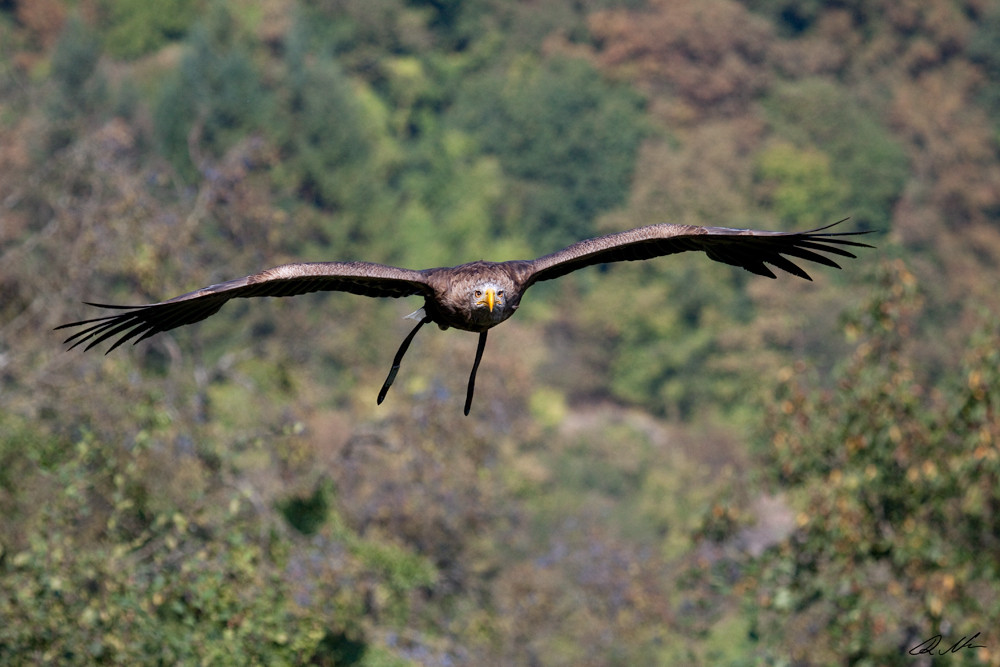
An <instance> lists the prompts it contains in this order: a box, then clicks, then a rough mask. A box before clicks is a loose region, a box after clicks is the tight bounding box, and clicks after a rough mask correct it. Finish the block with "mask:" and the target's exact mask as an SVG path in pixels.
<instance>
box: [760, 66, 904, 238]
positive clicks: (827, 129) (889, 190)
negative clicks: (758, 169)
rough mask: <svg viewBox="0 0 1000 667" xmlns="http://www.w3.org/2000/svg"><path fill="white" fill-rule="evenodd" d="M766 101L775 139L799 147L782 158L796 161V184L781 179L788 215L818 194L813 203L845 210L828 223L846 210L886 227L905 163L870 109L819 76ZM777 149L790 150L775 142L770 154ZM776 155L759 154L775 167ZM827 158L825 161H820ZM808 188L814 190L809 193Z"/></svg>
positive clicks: (861, 219) (781, 90) (868, 223)
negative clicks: (776, 135) (776, 144)
mask: <svg viewBox="0 0 1000 667" xmlns="http://www.w3.org/2000/svg"><path fill="white" fill-rule="evenodd" d="M765 106H766V108H767V109H768V112H769V115H770V117H771V120H772V122H773V123H774V127H775V129H776V131H777V132H778V134H779V136H781V137H784V138H786V139H787V140H789V141H791V142H792V143H793V144H795V145H796V147H798V148H799V149H800V151H801V152H799V153H798V154H797V155H796V154H795V153H794V152H792V154H790V155H788V156H787V157H788V159H789V160H790V164H791V163H795V162H798V163H799V167H798V168H799V169H801V172H800V176H798V177H796V178H799V179H803V180H802V181H800V183H799V184H798V187H796V185H794V184H787V187H788V188H789V189H790V190H791V192H787V193H785V194H786V196H787V197H790V198H791V201H789V202H784V203H785V204H786V205H789V206H791V210H789V213H791V212H792V211H794V210H799V209H800V208H802V207H803V205H804V203H805V201H804V197H806V196H808V195H810V194H812V195H815V196H817V197H819V199H818V201H817V202H816V203H817V208H822V207H824V206H833V205H836V204H839V205H840V206H841V207H842V211H844V213H843V214H834V215H832V216H830V215H829V214H828V217H827V218H826V219H827V220H830V218H833V219H839V218H841V217H844V215H850V216H851V219H852V220H853V221H854V222H856V223H857V224H860V225H861V226H863V227H870V228H873V229H886V228H888V226H889V220H890V219H891V214H892V206H893V204H894V203H895V202H896V200H897V199H898V198H899V197H900V195H901V193H902V189H903V184H904V183H905V181H906V177H907V174H908V163H907V159H906V154H905V153H904V152H903V149H902V147H901V146H900V145H899V143H898V142H897V141H896V140H895V139H893V138H892V136H891V135H890V134H889V132H888V130H887V129H886V127H885V126H884V125H883V124H882V123H881V122H880V121H879V119H878V118H877V117H876V116H875V115H874V113H873V112H872V111H871V110H869V109H867V108H865V107H863V106H861V105H860V104H858V103H857V102H855V101H854V100H853V99H852V98H851V95H850V94H849V93H848V91H846V90H844V89H842V88H839V87H838V86H836V85H835V84H832V83H830V82H828V81H822V80H817V79H808V80H805V81H802V82H797V83H794V84H787V85H785V86H782V87H779V88H778V89H777V90H776V91H775V93H774V94H773V95H772V96H770V97H769V98H768V99H767V100H766V101H765ZM816 149H818V150H819V151H822V153H818V152H817V151H816ZM775 150H777V151H788V152H791V149H790V148H774V147H772V148H770V149H768V152H771V151H775ZM822 154H825V155H827V156H828V158H823V157H821V155H822ZM779 158H780V155H773V154H772V155H767V154H765V155H764V156H761V158H760V161H761V165H762V167H763V166H764V163H769V164H771V168H772V169H775V168H776V165H774V164H773V163H775V162H776V161H778V159H779ZM827 159H828V161H829V162H828V164H827V165H824V164H822V163H823V162H824V161H826V160H827ZM803 161H804V162H803ZM792 169H793V167H792V166H789V167H788V170H789V171H791V170H792ZM785 178H786V179H787V175H786V177H785ZM779 180H780V179H779ZM810 188H811V189H813V190H815V192H811V193H810V192H808V190H809V189H810ZM794 202H798V203H794ZM776 203H777V202H776Z"/></svg>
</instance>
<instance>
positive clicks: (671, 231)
mask: <svg viewBox="0 0 1000 667" xmlns="http://www.w3.org/2000/svg"><path fill="white" fill-rule="evenodd" d="M845 220H846V218H845ZM840 222H843V220H840V221H838V222H835V223H833V224H831V225H827V226H825V227H820V228H818V229H813V230H810V231H805V232H767V231H757V230H753V229H729V228H727V227H696V226H691V225H674V224H659V225H650V226H648V227H639V228H637V229H630V230H628V231H625V232H619V233H617V234H608V235H606V236H599V237H597V238H592V239H587V240H585V241H580V242H579V243H574V244H573V245H571V246H569V247H567V248H563V249H562V250H559V251H558V252H554V253H552V254H550V255H545V256H544V257H539V258H538V259H535V260H513V261H508V262H485V261H479V262H471V263H469V264H462V265H461V266H454V267H448V268H437V269H423V270H421V271H414V270H411V269H401V268H397V267H395V266H385V265H382V264H374V263H371V262H309V263H300V264H285V265H283V266H277V267H275V268H273V269H267V270H265V271H261V272H260V273H255V274H253V275H251V276H246V277H245V278H239V279H237V280H230V281H228V282H224V283H219V284H218V285H210V286H209V287H203V288H202V289H199V290H195V291H194V292H189V293H188V294H183V295H181V296H178V297H174V298H173V299H170V300H168V301H161V302H160V303H152V304H148V305H144V306H114V305H108V304H99V303H91V302H85V303H87V304H88V305H91V306H98V307H101V308H115V309H119V310H122V311H124V312H122V313H119V314H116V315H108V316H106V317H98V318H94V319H89V320H81V321H79V322H71V323H69V324H63V325H61V326H59V327H56V328H57V329H64V328H67V327H83V328H82V329H81V330H80V331H77V332H76V333H74V334H73V335H72V336H70V337H69V338H67V339H66V340H65V341H64V342H65V343H66V344H69V343H73V344H72V345H71V346H70V349H72V348H74V347H76V346H77V345H80V344H82V343H84V342H86V341H90V343H89V344H88V345H87V347H86V348H84V349H87V350H89V349H90V348H92V347H94V346H95V345H97V344H98V343H101V342H102V341H104V340H107V339H109V338H113V337H115V336H117V337H118V338H117V340H115V341H114V343H113V344H112V345H111V347H110V348H109V349H108V352H110V351H111V350H113V349H115V348H116V347H118V346H119V345H121V344H122V343H124V342H125V341H128V340H131V339H133V338H134V339H135V342H136V343H138V342H139V341H140V340H143V339H145V338H149V337H150V336H153V335H155V334H158V333H160V332H161V331H168V330H170V329H173V328H175V327H179V326H182V325H184V324H191V323H193V322H198V321H200V320H203V319H205V318H206V317H208V316H210V315H214V314H215V313H216V312H218V311H219V309H220V308H221V307H222V305H223V304H224V303H226V302H227V301H229V300H230V299H234V298H237V297H242V298H249V297H258V296H295V295H297V294H305V293H307V292H317V291H326V292H350V293H352V294H361V295H363V296H373V297H401V296H412V295H419V296H422V297H424V306H423V308H420V309H419V310H417V311H416V312H415V313H413V314H412V315H410V316H409V317H411V318H412V319H415V320H417V326H415V327H414V328H413V330H412V331H410V333H409V335H407V336H406V338H405V339H403V342H402V344H401V345H400V346H399V350H397V352H396V356H395V357H394V358H393V360H392V368H391V369H390V370H389V375H388V377H387V378H386V379H385V383H383V385H382V389H381V391H379V394H378V403H379V404H381V403H382V401H383V399H385V395H386V392H388V391H389V387H390V386H392V382H393V380H395V379H396V373H397V372H398V371H399V364H400V362H401V361H402V359H403V355H404V354H405V353H406V350H407V348H408V347H409V346H410V341H412V340H413V337H414V336H415V335H416V334H417V331H419V330H420V327H422V326H423V325H425V324H427V323H428V322H434V323H435V324H437V325H438V326H439V327H440V328H441V329H447V328H448V327H455V328H456V329H462V330H463V331H474V332H477V333H478V334H479V345H478V347H477V348H476V359H475V361H474V362H473V364H472V373H471V374H470V375H469V387H468V390H467V392H466V398H465V414H466V415H468V414H469V409H470V407H471V406H472V394H473V391H474V389H475V384H476V371H477V370H478V369H479V362H480V361H481V360H482V357H483V349H484V348H485V347H486V334H487V332H489V330H490V329H492V328H493V327H495V326H496V325H498V324H500V323H501V322H503V321H504V320H506V319H507V318H508V317H510V316H511V315H513V314H514V311H515V310H517V307H518V306H519V305H520V303H521V297H522V296H524V292H525V291H526V290H527V289H528V288H529V287H531V286H532V285H534V284H535V283H537V282H539V281H542V280H552V279H553V278H559V277H560V276H564V275H566V274H567V273H570V272H572V271H576V270H577V269H582V268H584V267H585V266H592V265H595V264H606V263H608V262H623V261H625V262H629V261H634V260H640V259H650V258H653V257H660V256H663V255H672V254H674V253H678V252H686V251H688V250H700V251H702V252H704V253H705V254H707V255H708V256H709V258H711V259H714V260H715V261H717V262H723V263H725V264H731V265H733V266H739V267H742V268H744V269H746V270H747V271H750V272H752V273H756V274H758V275H761V276H767V277H768V278H775V277H776V276H775V275H774V273H773V272H772V271H771V270H770V268H768V266H767V265H768V264H770V265H771V266H773V267H777V268H779V269H782V270H784V271H786V272H788V273H791V274H792V275H795V276H798V277H800V278H805V279H806V280H812V278H810V277H809V274H808V273H806V272H805V271H803V270H802V269H801V268H799V266H798V265H796V264H795V263H794V262H793V261H792V260H791V259H789V257H792V258H798V259H799V260H806V261H811V262H816V263H817V264H823V265H825V266H831V267H833V268H837V269H839V268H840V266H839V265H838V264H837V263H836V262H835V261H833V260H832V259H830V258H829V257H827V256H826V255H823V254H821V253H828V254H831V255H839V256H840V257H849V258H854V257H855V255H854V254H852V253H851V252H850V251H848V250H846V249H845V248H844V247H843V246H848V247H859V248H871V247H873V246H870V245H868V244H867V243H860V242H858V241H852V240H848V239H846V238H843V237H847V236H857V235H860V234H866V233H868V232H867V231H859V232H830V231H827V230H828V229H830V228H831V227H833V226H834V225H837V224H840ZM786 255H787V257H786ZM91 339H93V340H91ZM105 354H106V353H105Z"/></svg>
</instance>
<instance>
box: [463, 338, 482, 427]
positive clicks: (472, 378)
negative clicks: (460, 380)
mask: <svg viewBox="0 0 1000 667" xmlns="http://www.w3.org/2000/svg"><path fill="white" fill-rule="evenodd" d="M486 333H487V332H485V331H481V332H480V333H479V346H478V347H477V348H476V360H475V361H474V362H473V364H472V373H471V374H470V375H469V391H468V393H466V395H465V415H466V416H468V415H469V410H470V409H471V408H472V392H474V391H475V390H476V371H478V370H479V362H480V361H482V360H483V350H485V349H486Z"/></svg>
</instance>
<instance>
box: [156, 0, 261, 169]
mask: <svg viewBox="0 0 1000 667" xmlns="http://www.w3.org/2000/svg"><path fill="white" fill-rule="evenodd" d="M269 104H270V100H269V98H268V96H267V94H266V91H265V89H264V88H263V85H262V83H261V80H260V76H259V74H258V72H257V69H256V67H255V66H254V63H253V60H252V58H251V57H250V54H249V52H248V50H247V47H246V45H245V44H244V42H243V37H242V35H240V33H239V29H238V27H237V25H236V23H235V22H234V20H233V18H232V17H231V16H230V15H229V14H228V13H227V12H226V10H225V9H224V8H223V7H222V6H220V5H213V9H212V11H211V12H210V13H209V14H208V16H207V17H206V18H205V19H204V20H203V21H202V22H199V23H198V24H197V25H196V26H195V28H194V29H192V31H191V35H190V38H189V42H188V47H187V50H186V51H185V54H184V56H183V58H182V59H181V63H180V66H179V67H178V68H177V69H176V70H174V71H172V72H171V73H170V74H169V75H168V77H167V79H166V80H165V81H164V82H163V84H162V87H161V88H160V89H159V94H158V96H157V100H156V103H155V106H154V109H153V118H154V121H155V125H156V133H157V137H158V140H159V144H160V149H161V150H162V151H163V153H164V154H165V155H166V156H167V157H168V158H169V159H170V161H171V162H172V163H173V165H174V167H175V168H176V169H177V170H178V171H179V172H180V173H181V174H182V175H183V176H184V177H185V178H188V179H193V178H194V177H195V175H196V174H197V173H198V170H199V169H200V168H201V167H202V165H199V164H195V163H194V162H192V160H193V159H194V158H195V157H197V155H201V154H204V156H205V157H212V158H218V157H219V156H221V155H222V153H223V152H224V151H225V150H226V149H227V148H229V147H231V146H232V145H233V144H234V143H235V142H236V141H237V140H238V139H240V138H243V137H245V136H246V135H247V134H248V133H250V132H253V131H255V130H258V129H259V127H260V123H261V122H262V121H263V120H264V118H265V117H266V111H267V107H268V105H269ZM192 149H193V150H195V151H196V155H195V156H192V154H191V151H192Z"/></svg>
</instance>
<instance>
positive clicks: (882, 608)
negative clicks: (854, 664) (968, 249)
mask: <svg viewBox="0 0 1000 667" xmlns="http://www.w3.org/2000/svg"><path fill="white" fill-rule="evenodd" d="M919 309H920V295H919V292H918V290H917V285H916V280H915V277H914V275H913V274H912V273H910V271H909V270H908V269H906V268H905V266H904V265H903V264H902V263H901V262H896V263H893V264H891V265H889V266H886V267H885V269H884V270H883V272H882V275H881V276H880V278H879V282H878V285H877V288H876V290H875V291H874V292H873V294H872V295H871V298H870V300H869V302H868V303H867V304H866V305H865V306H864V307H863V308H862V309H861V310H860V311H858V312H857V313H856V314H855V315H853V316H852V317H851V318H850V319H849V320H848V332H849V334H850V335H851V336H852V337H854V338H855V339H856V340H857V341H858V346H857V349H856V351H855V354H854V356H853V358H852V359H851V361H850V363H849V364H847V365H846V366H845V367H844V368H843V369H842V370H841V371H840V372H839V374H838V377H837V389H836V390H833V391H817V390H815V389H811V388H809V387H808V386H807V385H806V382H805V379H804V378H792V377H789V381H788V382H787V383H786V384H785V385H784V386H783V387H782V388H781V389H780V390H779V393H778V394H777V396H776V397H775V399H774V401H773V403H774V406H775V407H774V408H773V409H772V410H771V411H770V414H769V419H768V424H767V428H766V430H765V432H766V433H767V434H768V436H767V444H766V445H765V446H763V448H762V453H763V454H764V456H765V457H766V469H765V470H766V474H767V475H768V477H769V478H770V479H771V480H773V481H774V482H780V483H781V485H782V486H783V487H785V488H786V489H788V492H789V495H790V498H792V499H793V501H792V502H793V505H794V507H795V511H796V512H797V513H798V518H797V524H798V530H796V532H795V533H794V535H793V536H792V537H791V538H790V539H789V540H788V541H787V542H785V543H784V544H782V545H781V547H780V548H778V549H776V550H774V551H772V552H771V553H770V554H768V555H767V556H765V558H764V559H763V560H762V561H761V562H760V563H759V564H758V566H757V567H758V568H759V569H758V570H757V571H758V573H759V577H760V579H759V582H758V585H757V587H756V590H755V591H754V598H753V601H752V606H753V609H754V610H755V614H756V615H757V621H756V623H755V633H757V634H758V635H759V636H760V637H761V639H762V642H763V646H764V647H766V650H767V651H768V653H769V654H770V655H774V656H783V657H785V658H787V659H791V660H792V661H798V660H803V659H808V660H814V661H817V662H828V661H830V660H835V659H842V658H844V657H845V656H849V657H850V658H851V660H853V661H862V662H868V663H870V664H900V665H902V664H909V661H910V656H908V655H906V654H905V651H904V650H901V648H900V647H911V646H914V645H916V644H918V643H919V642H920V641H922V640H924V639H927V638H928V637H931V636H933V635H935V634H943V635H944V636H945V638H946V641H945V643H946V644H948V645H950V644H951V642H952V641H957V640H958V638H959V637H961V636H962V635H972V634H973V633H975V632H977V631H986V630H987V629H988V628H990V627H992V626H991V623H992V619H995V618H997V616H998V614H1000V598H998V597H997V596H996V595H995V591H996V590H998V587H1000V568H998V567H997V562H996V560H995V559H989V558H987V559H983V558H982V554H984V553H992V552H993V551H994V550H995V549H996V548H997V544H998V541H1000V523H998V517H997V514H996V512H995V508H996V506H997V503H998V502H1000V496H998V489H1000V486H998V480H1000V455H998V453H997V449H996V442H997V434H998V433H1000V422H998V421H997V415H998V414H1000V413H998V411H997V408H998V407H1000V404H998V399H997V395H996V391H995V388H996V387H997V386H1000V371H998V369H1000V355H998V352H997V350H998V349H1000V339H998V338H997V335H996V325H995V322H991V323H990V324H989V326H988V327H986V328H985V329H983V330H982V331H980V332H979V333H978V334H974V335H973V336H972V340H971V344H970V347H969V350H968V352H967V355H966V362H965V367H964V368H963V369H962V370H961V372H959V373H956V374H955V376H953V377H954V380H953V381H952V382H950V383H948V384H947V385H942V386H938V387H936V388H935V389H934V390H931V389H930V388H929V387H928V386H927V385H926V384H925V383H926V379H925V378H923V377H922V375H921V371H920V369H919V367H917V366H916V365H915V364H914V363H913V360H912V359H911V358H910V357H909V355H908V352H907V350H908V348H907V338H908V332H909V331H910V329H911V327H912V324H913V322H914V320H915V319H916V317H917V316H918V314H919ZM789 375H790V374H789ZM810 628H812V629H811V630H810ZM953 635H954V638H953V639H952V640H950V641H949V640H948V639H947V638H949V637H952V636H953ZM978 643H983V642H978ZM965 653H966V655H963V656H961V657H962V658H963V659H964V660H965V661H966V662H967V663H971V662H974V661H975V660H976V656H977V654H976V652H975V651H974V650H968V651H966V652H965ZM980 659H982V656H980Z"/></svg>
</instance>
